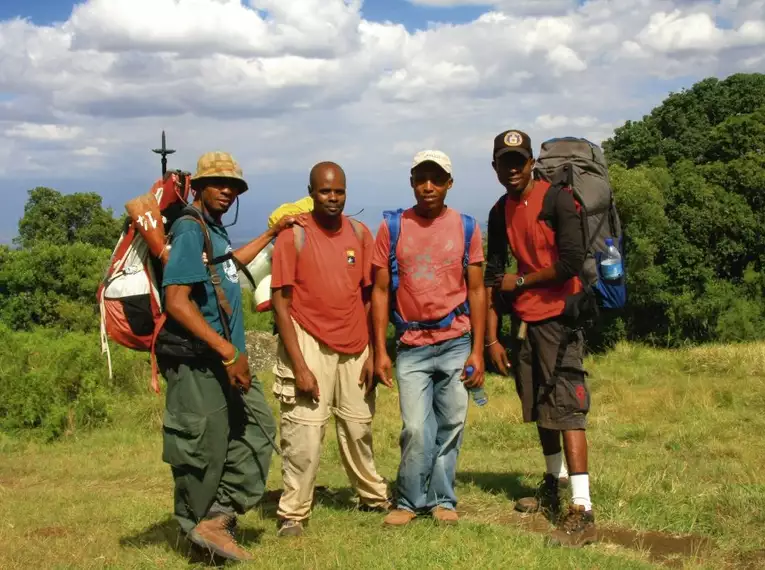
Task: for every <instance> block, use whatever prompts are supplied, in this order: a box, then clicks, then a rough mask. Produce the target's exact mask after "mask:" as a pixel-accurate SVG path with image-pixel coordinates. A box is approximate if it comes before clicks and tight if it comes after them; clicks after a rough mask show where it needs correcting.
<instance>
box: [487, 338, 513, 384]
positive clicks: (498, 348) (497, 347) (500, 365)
mask: <svg viewBox="0 0 765 570" xmlns="http://www.w3.org/2000/svg"><path fill="white" fill-rule="evenodd" d="M489 359H490V360H491V362H492V364H494V367H495V368H496V369H497V370H499V371H500V372H501V373H502V374H504V375H505V376H508V375H509V373H510V359H509V358H508V357H507V351H506V350H505V347H504V346H502V343H501V342H495V343H494V344H492V345H491V346H490V347H489Z"/></svg>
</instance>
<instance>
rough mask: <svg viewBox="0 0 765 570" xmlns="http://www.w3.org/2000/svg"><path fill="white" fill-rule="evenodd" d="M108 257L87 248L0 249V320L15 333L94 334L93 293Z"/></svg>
mask: <svg viewBox="0 0 765 570" xmlns="http://www.w3.org/2000/svg"><path fill="white" fill-rule="evenodd" d="M110 253H111V252H110V250H108V249H104V248H99V247H96V246H93V245H89V244H86V243H73V244H71V245H55V244H52V243H47V242H40V243H36V244H34V245H32V246H31V247H29V248H24V249H19V250H10V249H8V248H0V319H1V320H2V322H3V323H5V324H6V325H7V326H9V327H11V328H12V329H16V330H30V329H32V328H33V327H35V326H46V327H57V328H61V329H64V330H68V331H95V330H97V328H98V304H97V303H96V289H97V288H98V284H99V282H100V280H101V278H102V275H103V272H104V268H105V267H106V265H107V263H108V262H109V255H110Z"/></svg>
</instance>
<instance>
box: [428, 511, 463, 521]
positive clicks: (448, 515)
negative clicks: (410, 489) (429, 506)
mask: <svg viewBox="0 0 765 570" xmlns="http://www.w3.org/2000/svg"><path fill="white" fill-rule="evenodd" d="M430 514H432V515H433V518H434V519H435V520H436V522H438V523H440V524H457V522H458V521H459V520H460V517H459V515H458V514H457V511H455V510H453V509H446V508H444V507H436V508H435V509H433V510H432V511H431V512H430Z"/></svg>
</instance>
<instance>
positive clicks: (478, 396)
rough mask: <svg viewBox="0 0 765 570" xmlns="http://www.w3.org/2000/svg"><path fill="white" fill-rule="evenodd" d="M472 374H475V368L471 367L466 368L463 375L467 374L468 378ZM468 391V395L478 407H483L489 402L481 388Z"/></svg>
mask: <svg viewBox="0 0 765 570" xmlns="http://www.w3.org/2000/svg"><path fill="white" fill-rule="evenodd" d="M473 372H475V368H473V367H472V366H468V367H467V368H465V374H467V376H468V377H470V376H472V375H473ZM468 390H470V395H471V396H473V401H474V402H475V403H476V404H477V405H479V406H485V405H486V403H487V402H488V401H489V397H488V396H487V395H486V392H485V391H484V389H483V386H481V387H480V388H468Z"/></svg>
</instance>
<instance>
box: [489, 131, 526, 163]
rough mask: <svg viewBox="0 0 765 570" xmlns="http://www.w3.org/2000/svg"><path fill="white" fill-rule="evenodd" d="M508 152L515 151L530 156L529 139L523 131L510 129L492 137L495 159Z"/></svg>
mask: <svg viewBox="0 0 765 570" xmlns="http://www.w3.org/2000/svg"><path fill="white" fill-rule="evenodd" d="M508 152H517V153H519V154H521V155H523V156H525V157H526V158H532V157H533V156H534V151H533V150H532V148H531V139H530V138H529V135H527V134H526V133H524V132H523V131H518V130H510V131H505V132H503V133H500V134H498V135H497V136H496V137H494V158H495V159H497V158H499V157H500V156H502V155H503V154H507V153H508Z"/></svg>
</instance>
